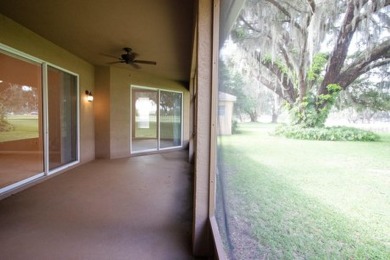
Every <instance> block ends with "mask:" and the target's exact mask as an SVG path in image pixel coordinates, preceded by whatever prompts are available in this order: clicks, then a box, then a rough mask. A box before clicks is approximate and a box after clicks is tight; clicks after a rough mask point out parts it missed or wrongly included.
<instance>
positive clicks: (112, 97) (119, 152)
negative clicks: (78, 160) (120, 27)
mask: <svg viewBox="0 0 390 260" xmlns="http://www.w3.org/2000/svg"><path fill="white" fill-rule="evenodd" d="M95 79H96V86H97V87H96V94H95V97H96V98H95V100H94V103H96V107H95V116H96V120H97V121H96V133H97V134H96V137H97V138H98V137H99V140H96V149H97V150H96V154H97V157H102V158H121V157H127V156H129V155H130V126H131V124H130V120H131V117H130V87H131V85H137V86H144V87H152V88H161V89H168V90H176V91H181V92H183V118H184V120H183V141H184V142H183V144H184V146H187V145H188V140H189V120H190V119H189V118H190V117H189V113H190V112H189V104H190V95H189V91H188V90H187V89H186V88H185V86H184V85H183V84H182V83H180V82H177V81H173V80H168V79H163V78H159V77H156V76H152V75H149V74H145V73H142V69H141V70H131V69H130V68H129V69H127V68H125V67H124V68H119V66H118V67H114V66H112V67H97V68H96V77H95ZM107 113H108V114H107ZM103 129H104V130H103ZM100 148H104V149H105V150H104V151H98V149H100Z"/></svg>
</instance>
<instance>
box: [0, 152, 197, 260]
mask: <svg viewBox="0 0 390 260" xmlns="http://www.w3.org/2000/svg"><path fill="white" fill-rule="evenodd" d="M187 153H188V151H175V152H169V153H162V154H154V155H147V156H138V157H132V158H124V159H116V160H96V161H93V162H91V163H87V164H85V165H81V166H80V167H77V168H75V169H72V170H70V171H68V172H66V173H63V174H61V175H59V176H57V177H54V178H52V179H50V180H48V181H46V182H43V183H41V184H38V185H35V186H33V187H31V188H29V189H27V190H25V191H22V192H20V193H18V194H15V195H13V196H11V197H8V198H6V199H4V200H2V201H0V258H1V259H13V260H15V259H29V260H32V259H40V260H42V259H57V260H58V259H67V260H68V259H83V260H87V259H94V260H99V259H169V260H172V259H180V260H182V259H194V258H193V257H192V256H191V226H192V207H193V205H192V190H193V188H192V185H193V176H192V166H191V165H190V164H189V163H188V162H187Z"/></svg>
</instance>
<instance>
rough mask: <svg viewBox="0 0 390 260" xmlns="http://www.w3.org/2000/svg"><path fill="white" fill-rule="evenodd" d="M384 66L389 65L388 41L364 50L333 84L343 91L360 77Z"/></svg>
mask: <svg viewBox="0 0 390 260" xmlns="http://www.w3.org/2000/svg"><path fill="white" fill-rule="evenodd" d="M381 59H383V60H381ZM385 64H390V41H384V42H382V43H381V44H379V45H377V46H376V47H375V48H374V49H373V50H366V51H365V52H363V53H361V54H360V55H359V56H358V57H357V58H356V59H355V60H354V62H352V63H351V64H350V65H349V66H348V67H347V68H346V69H345V70H344V71H343V72H342V73H340V75H339V76H338V77H337V78H336V81H335V82H336V83H338V84H340V86H341V87H342V88H343V89H345V88H347V87H348V86H349V85H350V84H351V83H352V82H353V81H354V80H355V79H357V78H358V77H359V76H360V75H362V74H364V73H366V72H368V71H370V70H371V69H373V68H377V67H379V66H383V65H385Z"/></svg>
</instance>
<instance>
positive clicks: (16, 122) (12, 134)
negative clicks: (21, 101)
mask: <svg viewBox="0 0 390 260" xmlns="http://www.w3.org/2000/svg"><path fill="white" fill-rule="evenodd" d="M7 121H8V122H9V123H10V124H12V125H13V126H14V127H15V130H13V131H9V132H0V142H7V141H15V140H21V139H29V138H38V136H39V132H38V116H36V115H23V116H21V115H16V116H10V117H9V118H8V119H7Z"/></svg>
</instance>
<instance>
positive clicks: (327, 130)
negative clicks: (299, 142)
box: [275, 126, 379, 142]
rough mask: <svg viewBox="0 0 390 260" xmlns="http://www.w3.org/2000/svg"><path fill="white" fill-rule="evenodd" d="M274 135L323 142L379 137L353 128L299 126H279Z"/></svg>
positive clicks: (375, 139) (375, 138)
mask: <svg viewBox="0 0 390 260" xmlns="http://www.w3.org/2000/svg"><path fill="white" fill-rule="evenodd" d="M275 135H277V136H284V137H287V138H292V139H304V140H323V141H366V142H373V141H378V140H379V135H377V134H375V133H373V132H371V131H365V130H361V129H357V128H353V127H343V126H337V127H322V128H303V127H300V126H279V127H277V128H276V129H275Z"/></svg>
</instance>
